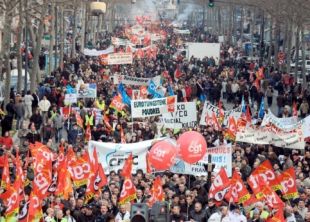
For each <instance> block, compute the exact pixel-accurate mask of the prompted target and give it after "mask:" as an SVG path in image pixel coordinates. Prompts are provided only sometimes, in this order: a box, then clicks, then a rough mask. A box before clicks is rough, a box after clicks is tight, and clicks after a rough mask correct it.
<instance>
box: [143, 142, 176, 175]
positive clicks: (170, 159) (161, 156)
mask: <svg viewBox="0 0 310 222" xmlns="http://www.w3.org/2000/svg"><path fill="white" fill-rule="evenodd" d="M176 155H177V148H176V147H175V146H173V144H172V143H170V142H168V141H165V140H162V141H159V142H157V143H155V144H154V145H153V146H152V148H151V150H150V152H149V155H148V158H149V161H150V164H151V165H152V166H153V167H154V168H155V169H156V170H167V169H169V168H170V167H171V166H172V165H173V164H174V161H175V157H176Z"/></svg>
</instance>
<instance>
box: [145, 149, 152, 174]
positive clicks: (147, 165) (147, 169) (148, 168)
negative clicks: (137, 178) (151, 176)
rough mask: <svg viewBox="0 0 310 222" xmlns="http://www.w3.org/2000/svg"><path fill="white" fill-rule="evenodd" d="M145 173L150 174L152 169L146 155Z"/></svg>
mask: <svg viewBox="0 0 310 222" xmlns="http://www.w3.org/2000/svg"><path fill="white" fill-rule="evenodd" d="M146 173H152V168H151V164H150V160H149V154H148V153H147V154H146Z"/></svg>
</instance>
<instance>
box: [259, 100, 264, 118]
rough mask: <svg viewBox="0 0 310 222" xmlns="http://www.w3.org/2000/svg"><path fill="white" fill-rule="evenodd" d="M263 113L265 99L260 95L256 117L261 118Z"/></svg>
mask: <svg viewBox="0 0 310 222" xmlns="http://www.w3.org/2000/svg"><path fill="white" fill-rule="evenodd" d="M264 115H265V99H264V97H262V100H261V102H260V107H259V111H258V118H260V119H263V118H264Z"/></svg>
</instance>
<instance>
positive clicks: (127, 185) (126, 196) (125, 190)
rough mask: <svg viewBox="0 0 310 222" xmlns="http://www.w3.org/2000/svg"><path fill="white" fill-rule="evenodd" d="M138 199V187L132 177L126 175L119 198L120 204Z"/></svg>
mask: <svg viewBox="0 0 310 222" xmlns="http://www.w3.org/2000/svg"><path fill="white" fill-rule="evenodd" d="M134 199H136V187H135V185H134V184H133V182H132V180H131V178H130V177H125V180H124V183H123V187H122V192H121V194H120V198H119V201H118V202H119V204H120V205H122V204H125V203H128V202H130V201H132V200H134Z"/></svg>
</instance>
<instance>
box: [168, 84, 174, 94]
mask: <svg viewBox="0 0 310 222" xmlns="http://www.w3.org/2000/svg"><path fill="white" fill-rule="evenodd" d="M168 93H169V96H174V92H173V89H172V87H171V86H170V84H168Z"/></svg>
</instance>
